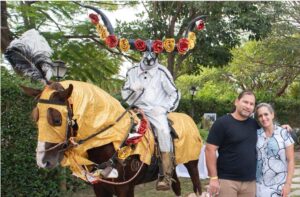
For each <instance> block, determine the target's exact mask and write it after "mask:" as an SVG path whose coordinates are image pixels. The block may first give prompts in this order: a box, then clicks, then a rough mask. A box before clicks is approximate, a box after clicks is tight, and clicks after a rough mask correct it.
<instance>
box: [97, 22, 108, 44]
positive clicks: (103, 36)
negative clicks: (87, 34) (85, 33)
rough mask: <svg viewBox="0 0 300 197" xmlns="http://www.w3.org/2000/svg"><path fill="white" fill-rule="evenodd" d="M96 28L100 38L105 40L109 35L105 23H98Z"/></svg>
mask: <svg viewBox="0 0 300 197" xmlns="http://www.w3.org/2000/svg"><path fill="white" fill-rule="evenodd" d="M96 29H97V32H98V34H99V37H100V39H101V40H105V39H106V37H107V36H108V31H107V29H106V28H105V27H104V26H103V25H101V24H97V25H96Z"/></svg>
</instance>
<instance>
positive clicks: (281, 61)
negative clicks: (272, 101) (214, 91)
mask: <svg viewBox="0 0 300 197" xmlns="http://www.w3.org/2000/svg"><path fill="white" fill-rule="evenodd" d="M299 43H300V37H299V35H294V36H290V37H285V38H278V37H269V38H268V39H265V40H263V41H260V42H256V41H252V42H247V43H245V44H244V46H243V47H241V48H237V49H234V50H232V53H233V57H234V59H233V61H232V62H231V63H230V64H229V66H228V67H227V68H225V71H226V72H225V76H226V77H227V79H228V81H230V82H233V83H235V84H236V85H237V86H238V87H239V88H241V89H251V90H254V91H257V92H260V94H263V93H265V94H268V95H269V96H270V97H279V96H282V95H283V94H284V93H285V91H286V89H287V88H288V87H289V86H290V85H291V84H292V83H293V81H294V80H295V79H296V78H297V77H298V78H299V76H300V64H299V62H300V59H299V55H296V54H300V50H299V49H300V44H299ZM279 49H280V50H279Z"/></svg>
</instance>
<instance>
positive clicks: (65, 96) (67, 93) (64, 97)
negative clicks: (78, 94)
mask: <svg viewBox="0 0 300 197" xmlns="http://www.w3.org/2000/svg"><path fill="white" fill-rule="evenodd" d="M72 92H73V85H72V84H70V85H69V87H68V88H67V89H65V90H64V91H59V93H58V94H59V97H60V98H61V99H62V100H64V101H65V100H67V99H68V98H69V97H70V96H71V94H72Z"/></svg>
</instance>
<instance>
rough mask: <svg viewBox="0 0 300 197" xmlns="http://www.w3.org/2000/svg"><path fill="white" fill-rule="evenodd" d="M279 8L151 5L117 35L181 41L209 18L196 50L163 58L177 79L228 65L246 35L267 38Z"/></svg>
mask: <svg viewBox="0 0 300 197" xmlns="http://www.w3.org/2000/svg"><path fill="white" fill-rule="evenodd" d="M278 6H281V3H280V2H178V1H176V2H171V1H166V2H147V3H144V7H145V9H146V12H147V13H141V14H139V15H138V17H139V19H137V20H136V21H134V22H131V23H119V25H118V27H117V32H118V33H119V34H120V35H121V36H122V37H126V38H142V39H163V38H170V37H171V38H176V39H178V38H180V37H183V36H184V34H185V30H186V28H187V24H188V22H190V21H191V20H192V19H193V18H195V17H196V16H199V15H206V16H207V18H206V28H205V30H204V31H201V32H200V33H198V34H197V45H196V47H195V49H193V50H191V51H189V52H188V53H186V54H185V55H181V56H179V55H178V56H176V55H175V53H169V54H168V55H167V56H166V57H163V58H162V59H163V62H164V63H167V66H168V69H169V70H170V71H171V73H172V74H173V76H174V77H175V78H177V77H178V76H180V75H182V74H185V73H195V72H196V73H197V72H199V70H200V65H202V66H203V65H204V66H222V65H226V64H227V63H228V62H229V61H230V60H231V59H232V54H231V52H230V49H231V48H233V47H236V46H238V45H239V44H240V41H241V34H243V33H247V34H248V35H249V36H248V39H257V40H258V39H261V38H264V37H266V36H267V34H268V33H269V32H270V30H271V27H272V26H271V24H272V21H273V20H274V18H276V14H278V13H274V12H273V11H274V9H275V8H276V7H278ZM144 16H147V17H144ZM143 18H146V19H144V20H143Z"/></svg>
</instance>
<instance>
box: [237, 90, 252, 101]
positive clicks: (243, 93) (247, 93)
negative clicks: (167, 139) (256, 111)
mask: <svg viewBox="0 0 300 197" xmlns="http://www.w3.org/2000/svg"><path fill="white" fill-rule="evenodd" d="M245 95H253V96H254V98H255V95H254V93H253V92H252V90H243V91H242V92H241V93H240V94H239V96H238V97H237V98H238V100H241V98H243V97H244V96H245Z"/></svg>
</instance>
